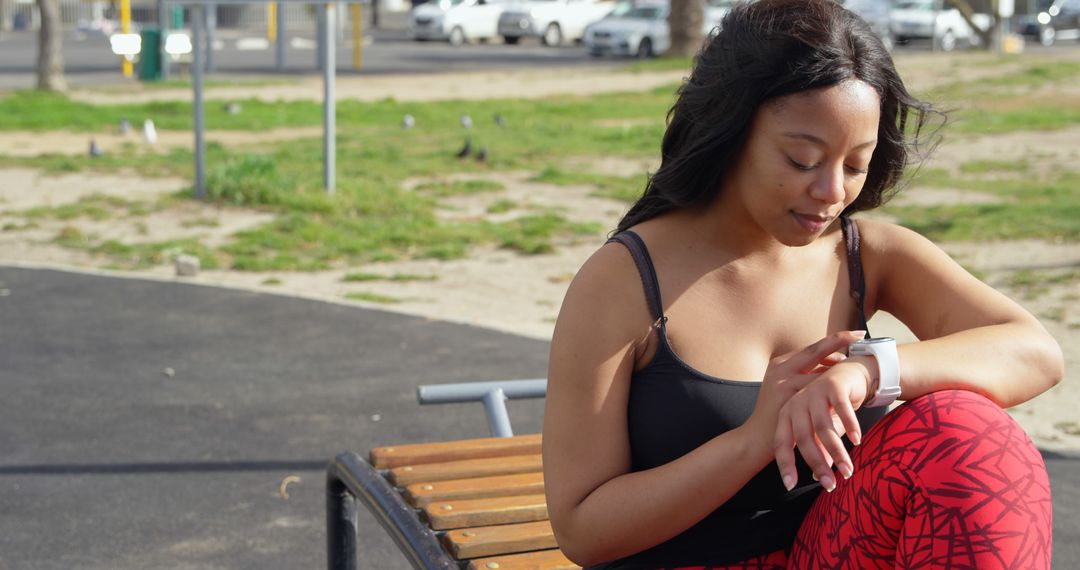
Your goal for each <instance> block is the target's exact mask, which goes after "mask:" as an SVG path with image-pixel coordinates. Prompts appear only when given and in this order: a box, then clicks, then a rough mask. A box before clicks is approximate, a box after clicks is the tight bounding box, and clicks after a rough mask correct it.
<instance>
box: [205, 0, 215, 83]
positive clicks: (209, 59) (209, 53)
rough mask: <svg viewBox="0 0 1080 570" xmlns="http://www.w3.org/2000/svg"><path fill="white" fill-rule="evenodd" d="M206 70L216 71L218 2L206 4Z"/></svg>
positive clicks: (209, 71) (208, 71)
mask: <svg viewBox="0 0 1080 570" xmlns="http://www.w3.org/2000/svg"><path fill="white" fill-rule="evenodd" d="M205 14H206V71H207V73H211V72H213V71H214V28H217V4H208V5H207V6H206V11H205Z"/></svg>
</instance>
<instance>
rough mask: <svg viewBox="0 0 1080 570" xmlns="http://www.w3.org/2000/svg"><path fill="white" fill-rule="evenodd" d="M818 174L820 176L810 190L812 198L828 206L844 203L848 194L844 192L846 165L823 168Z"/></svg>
mask: <svg viewBox="0 0 1080 570" xmlns="http://www.w3.org/2000/svg"><path fill="white" fill-rule="evenodd" d="M818 172H819V173H820V175H819V176H818V177H817V179H816V180H814V185H813V186H812V187H811V188H810V197H812V198H813V199H815V200H818V201H821V202H824V203H826V204H836V203H838V202H843V201H844V196H845V195H846V193H847V192H846V191H845V190H844V165H843V164H840V165H838V166H835V167H831V168H821V169H819V170H818Z"/></svg>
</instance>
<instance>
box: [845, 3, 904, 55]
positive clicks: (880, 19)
mask: <svg viewBox="0 0 1080 570" xmlns="http://www.w3.org/2000/svg"><path fill="white" fill-rule="evenodd" d="M840 3H841V4H843V5H844V7H845V8H847V9H848V10H851V11H852V12H855V13H856V14H858V15H859V17H860V18H862V19H863V20H866V23H867V24H870V28H871V29H872V30H874V33H875V34H877V35H878V37H879V38H881V43H883V44H885V48H886V49H888V50H889V51H892V49H893V44H894V41H893V34H892V27H891V26H890V25H889V19H890V16H889V14H890V13H891V12H892V1H891V0H840Z"/></svg>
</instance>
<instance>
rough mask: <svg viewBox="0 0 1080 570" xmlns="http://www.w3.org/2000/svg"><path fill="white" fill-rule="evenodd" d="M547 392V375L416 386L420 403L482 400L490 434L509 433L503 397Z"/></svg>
mask: <svg viewBox="0 0 1080 570" xmlns="http://www.w3.org/2000/svg"><path fill="white" fill-rule="evenodd" d="M546 395H547V379H545V378H537V379H531V380H500V381H497V382H462V383H458V384H429V385H427V386H420V387H419V388H417V389H416V400H417V401H418V402H420V404H422V405H423V404H450V403H460V402H483V403H484V412H485V413H486V414H487V420H488V429H490V430H491V435H492V436H494V437H512V436H513V435H514V430H513V429H512V428H511V427H510V415H509V414H507V413H506V400H517V399H524V398H543V397H544V396H546Z"/></svg>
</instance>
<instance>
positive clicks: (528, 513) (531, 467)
mask: <svg viewBox="0 0 1080 570" xmlns="http://www.w3.org/2000/svg"><path fill="white" fill-rule="evenodd" d="M358 500H359V501H360V502H361V503H363V504H364V505H365V506H367V507H368V509H369V510H370V511H371V512H372V513H373V514H374V515H375V517H376V518H377V519H378V520H379V522H380V523H381V524H382V526H383V527H384V528H385V529H386V530H387V531H388V532H389V533H390V535H391V537H392V538H393V539H394V541H395V542H396V543H397V545H398V547H399V548H400V549H401V550H402V552H403V553H404V554H405V556H406V558H407V559H408V560H409V561H410V563H412V565H413V567H414V568H468V569H476V570H495V569H499V570H516V569H526V568H528V569H569V568H579V566H577V565H576V564H574V563H573V562H570V561H569V560H568V559H567V558H566V557H565V556H564V555H563V554H562V552H560V551H559V550H558V546H557V545H556V544H555V537H554V535H553V534H552V531H551V524H550V522H549V521H548V514H547V505H546V503H545V500H544V476H543V473H542V472H541V460H540V435H539V434H535V435H522V436H514V437H495V438H484V439H466V440H458V441H447V442H438V443H420V444H410V445H399V446H389V447H378V448H375V449H372V450H371V453H370V455H369V458H368V460H366V461H365V460H364V459H363V458H361V457H360V456H358V455H356V454H355V453H343V454H341V455H339V456H338V457H337V458H336V459H335V460H334V461H333V462H332V463H331V465H330V468H329V469H328V477H327V546H328V552H327V558H328V562H329V567H330V568H331V569H335V570H336V569H344V568H349V569H352V568H356V563H357V555H358V554H359V553H358V552H357V536H356V516H357V509H356V502H357V501H358Z"/></svg>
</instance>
